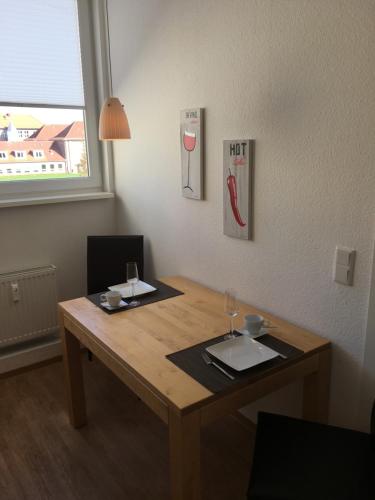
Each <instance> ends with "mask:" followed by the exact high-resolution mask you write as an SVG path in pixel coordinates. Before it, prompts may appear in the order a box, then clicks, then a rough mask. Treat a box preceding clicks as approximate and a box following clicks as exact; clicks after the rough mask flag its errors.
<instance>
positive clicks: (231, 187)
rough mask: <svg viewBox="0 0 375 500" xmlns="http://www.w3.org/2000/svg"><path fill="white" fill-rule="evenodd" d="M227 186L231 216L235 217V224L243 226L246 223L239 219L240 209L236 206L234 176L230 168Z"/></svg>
mask: <svg viewBox="0 0 375 500" xmlns="http://www.w3.org/2000/svg"><path fill="white" fill-rule="evenodd" d="M227 186H228V189H229V195H230V204H231V207H232V212H233V216H234V218H235V219H236V222H237V224H238V225H239V226H241V227H244V226H246V223H245V222H243V220H242V219H241V214H240V211H239V210H238V206H237V184H236V178H235V176H234V175H232V172H231V171H230V169H229V175H228V177H227Z"/></svg>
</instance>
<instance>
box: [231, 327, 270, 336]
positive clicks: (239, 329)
mask: <svg viewBox="0 0 375 500" xmlns="http://www.w3.org/2000/svg"><path fill="white" fill-rule="evenodd" d="M236 332H238V333H240V334H241V335H247V336H248V337H251V338H252V339H255V338H257V337H261V336H262V335H265V334H266V333H268V330H267V329H266V328H261V329H260V330H259V332H258V333H256V334H254V333H250V332H249V330H246V328H238V329H236Z"/></svg>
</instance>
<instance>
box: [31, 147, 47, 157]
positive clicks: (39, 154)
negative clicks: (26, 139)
mask: <svg viewBox="0 0 375 500" xmlns="http://www.w3.org/2000/svg"><path fill="white" fill-rule="evenodd" d="M33 157H34V158H44V151H42V150H41V149H34V150H33Z"/></svg>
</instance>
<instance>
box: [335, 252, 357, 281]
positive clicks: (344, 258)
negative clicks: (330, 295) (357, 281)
mask: <svg viewBox="0 0 375 500" xmlns="http://www.w3.org/2000/svg"><path fill="white" fill-rule="evenodd" d="M354 262H355V250H353V249H352V248H346V247H338V246H337V247H336V255H335V272H334V280H335V281H336V282H337V283H341V284H342V285H349V286H351V285H353V277H354Z"/></svg>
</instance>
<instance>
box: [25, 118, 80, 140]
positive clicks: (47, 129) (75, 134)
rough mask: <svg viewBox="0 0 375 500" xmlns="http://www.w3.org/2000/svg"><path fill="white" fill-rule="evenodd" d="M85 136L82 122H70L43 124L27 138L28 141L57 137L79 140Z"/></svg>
mask: <svg viewBox="0 0 375 500" xmlns="http://www.w3.org/2000/svg"><path fill="white" fill-rule="evenodd" d="M84 138H85V130H84V127H83V122H72V123H70V124H69V125H66V124H64V125H43V127H42V128H41V129H40V130H38V131H37V132H34V134H32V135H31V136H30V137H29V138H28V139H27V140H28V141H38V140H40V141H51V140H53V139H59V140H62V141H64V140H65V141H67V140H79V141H83V140H84Z"/></svg>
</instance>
